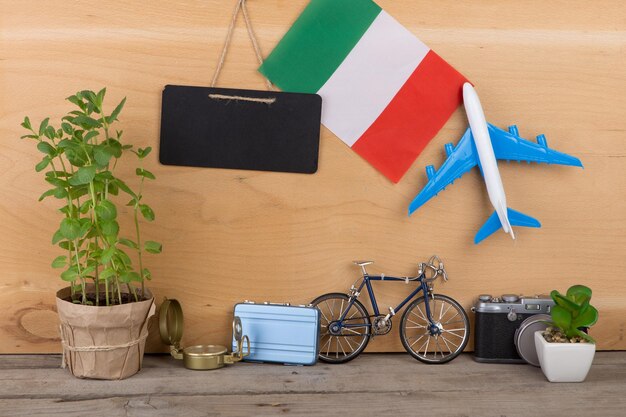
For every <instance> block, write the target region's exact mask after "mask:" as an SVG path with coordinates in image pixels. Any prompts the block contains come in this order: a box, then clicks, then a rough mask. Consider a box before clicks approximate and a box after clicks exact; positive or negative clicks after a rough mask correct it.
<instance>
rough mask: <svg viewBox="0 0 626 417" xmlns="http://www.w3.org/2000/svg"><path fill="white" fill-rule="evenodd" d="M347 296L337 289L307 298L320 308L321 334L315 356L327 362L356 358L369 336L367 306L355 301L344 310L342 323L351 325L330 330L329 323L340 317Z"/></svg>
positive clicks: (346, 360) (341, 361)
mask: <svg viewBox="0 0 626 417" xmlns="http://www.w3.org/2000/svg"><path fill="white" fill-rule="evenodd" d="M348 300H349V297H348V296H347V295H346V294H341V293H329V294H324V295H321V296H319V297H317V298H316V299H315V300H313V301H312V302H311V304H312V305H314V306H316V307H317V308H318V309H319V311H320V322H321V327H322V329H321V337H320V353H319V358H320V360H321V361H323V362H327V363H344V362H348V361H350V360H352V359H354V358H356V357H357V356H358V355H359V353H361V352H363V350H364V349H365V347H366V346H367V343H368V342H369V339H370V337H369V336H370V326H369V325H370V319H369V316H368V313H367V310H366V309H365V307H364V306H363V304H361V303H360V302H359V300H354V304H352V305H351V306H350V309H348V311H347V312H346V315H345V319H344V322H343V323H344V324H350V325H354V326H355V327H344V326H342V327H340V329H339V331H335V332H333V333H331V331H330V325H331V323H335V322H336V321H337V320H339V318H340V317H341V315H342V313H343V312H344V311H345V310H346V308H347V307H348Z"/></svg>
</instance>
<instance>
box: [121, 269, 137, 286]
mask: <svg viewBox="0 0 626 417" xmlns="http://www.w3.org/2000/svg"><path fill="white" fill-rule="evenodd" d="M120 281H121V282H123V283H125V284H128V283H129V282H141V276H140V275H139V274H138V273H136V272H132V271H128V272H124V273H123V274H121V275H120Z"/></svg>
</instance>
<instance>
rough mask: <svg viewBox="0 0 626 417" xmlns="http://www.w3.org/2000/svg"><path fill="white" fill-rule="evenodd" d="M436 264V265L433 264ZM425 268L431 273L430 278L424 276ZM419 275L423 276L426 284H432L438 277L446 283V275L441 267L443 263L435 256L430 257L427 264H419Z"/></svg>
mask: <svg viewBox="0 0 626 417" xmlns="http://www.w3.org/2000/svg"><path fill="white" fill-rule="evenodd" d="M435 262H437V264H435ZM427 268H428V269H430V270H431V271H432V273H433V276H432V277H428V276H427V275H426V271H427ZM419 269H420V274H424V278H425V280H426V282H433V281H434V280H435V279H437V277H438V276H439V275H441V276H442V278H443V280H444V281H448V274H447V272H446V270H445V269H444V266H443V261H442V260H441V259H439V257H438V256H437V255H433V256H431V257H430V259H429V260H428V262H420V264H419Z"/></svg>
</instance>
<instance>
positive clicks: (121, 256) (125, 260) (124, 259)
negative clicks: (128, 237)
mask: <svg viewBox="0 0 626 417" xmlns="http://www.w3.org/2000/svg"><path fill="white" fill-rule="evenodd" d="M116 258H117V260H118V261H120V262H121V263H122V264H124V266H125V267H129V266H130V265H131V264H132V262H131V260H130V257H129V256H128V254H127V253H126V252H124V251H123V250H121V249H119V248H118V250H117V256H116Z"/></svg>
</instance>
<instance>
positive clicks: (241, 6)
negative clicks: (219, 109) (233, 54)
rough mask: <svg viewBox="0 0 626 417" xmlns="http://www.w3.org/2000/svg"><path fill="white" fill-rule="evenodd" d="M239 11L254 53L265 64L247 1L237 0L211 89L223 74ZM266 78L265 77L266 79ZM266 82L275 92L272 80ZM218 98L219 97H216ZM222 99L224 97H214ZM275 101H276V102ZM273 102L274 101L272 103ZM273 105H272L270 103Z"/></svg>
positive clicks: (249, 98)
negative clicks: (253, 28)
mask: <svg viewBox="0 0 626 417" xmlns="http://www.w3.org/2000/svg"><path fill="white" fill-rule="evenodd" d="M239 9H241V12H242V14H243V19H244V21H245V23H246V29H247V30H248V37H249V38H250V41H251V42H252V47H253V48H254V53H255V55H256V58H257V60H258V61H259V65H260V64H263V55H262V54H261V48H260V47H259V43H258V42H257V39H256V36H255V35H254V31H253V30H252V22H251V21H250V16H249V15H248V8H247V7H246V0H237V4H236V5H235V11H234V12H233V17H232V19H231V21H230V25H229V26H228V32H227V33H226V40H225V41H224V46H223V47H222V53H221V55H220V59H219V61H218V63H217V68H216V69H215V74H213V81H211V87H215V84H216V83H217V78H218V77H219V75H220V73H221V72H222V67H223V66H224V60H225V59H226V53H227V52H228V47H229V45H230V43H231V40H232V37H233V31H234V29H235V25H236V24H237V17H238V16H239ZM264 78H265V77H264ZM265 82H266V84H267V88H268V89H269V90H273V89H274V87H273V85H272V83H271V81H270V80H268V79H267V78H265ZM216 96H217V95H216ZM212 98H217V99H221V98H224V97H212ZM228 98H229V99H237V100H244V99H245V100H247V101H259V100H262V101H260V102H266V101H267V99H258V98H253V97H239V96H238V97H236V98H235V97H230V96H229V97H228ZM274 101H275V100H274ZM272 102H273V101H272ZM268 104H271V103H268Z"/></svg>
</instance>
